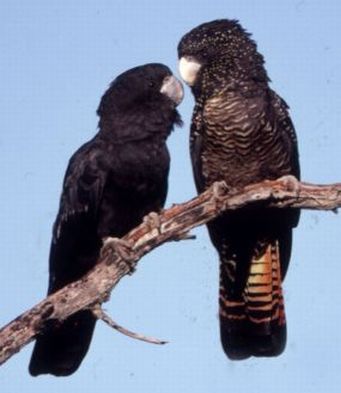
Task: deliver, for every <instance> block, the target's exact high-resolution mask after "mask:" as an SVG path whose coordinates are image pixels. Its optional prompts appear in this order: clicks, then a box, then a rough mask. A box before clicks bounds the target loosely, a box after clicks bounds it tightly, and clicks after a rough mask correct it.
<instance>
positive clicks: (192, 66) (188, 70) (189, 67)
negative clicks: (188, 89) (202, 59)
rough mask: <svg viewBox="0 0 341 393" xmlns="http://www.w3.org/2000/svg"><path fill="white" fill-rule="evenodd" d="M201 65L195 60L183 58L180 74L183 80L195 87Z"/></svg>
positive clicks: (180, 63) (180, 62) (180, 64)
mask: <svg viewBox="0 0 341 393" xmlns="http://www.w3.org/2000/svg"><path fill="white" fill-rule="evenodd" d="M200 68H201V64H200V63H198V62H197V61H195V60H193V59H187V58H186V57H185V56H184V57H181V59H180V61H179V72H180V75H181V78H182V79H183V80H184V81H185V82H186V83H187V84H188V85H189V86H193V85H194V84H195V81H196V79H197V75H198V72H199V70H200Z"/></svg>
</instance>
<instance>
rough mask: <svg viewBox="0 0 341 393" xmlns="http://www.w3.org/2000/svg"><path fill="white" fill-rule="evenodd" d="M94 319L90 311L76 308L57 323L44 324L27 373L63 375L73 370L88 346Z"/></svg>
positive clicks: (79, 362) (77, 365) (34, 374)
mask: <svg viewBox="0 0 341 393" xmlns="http://www.w3.org/2000/svg"><path fill="white" fill-rule="evenodd" d="M95 323H96V319H95V317H94V316H93V314H92V313H91V311H79V312H78V313H76V314H74V315H72V316H71V317H70V318H68V319H67V320H66V321H64V322H62V323H61V324H59V325H58V324H56V326H50V327H49V328H46V329H45V332H44V333H43V334H42V335H41V336H39V337H38V338H37V340H36V343H35V346H34V349H33V353H32V357H31V361H30V365H29V371H30V374H31V375H32V376H37V375H39V374H53V375H56V376H67V375H70V374H72V373H73V372H75V371H76V370H77V368H78V367H79V365H80V364H81V362H82V360H83V358H84V356H85V355H86V353H87V351H88V349H89V345H90V342H91V338H92V334H93V331H94V328H95Z"/></svg>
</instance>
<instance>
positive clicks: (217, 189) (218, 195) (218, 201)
mask: <svg viewBox="0 0 341 393" xmlns="http://www.w3.org/2000/svg"><path fill="white" fill-rule="evenodd" d="M228 191H229V189H228V187H227V185H226V183H225V182H224V181H219V182H215V183H213V187H212V194H213V201H214V203H215V205H216V209H217V210H221V209H222V207H223V206H224V204H225V202H226V201H225V199H226V198H225V197H226V194H227V192H228Z"/></svg>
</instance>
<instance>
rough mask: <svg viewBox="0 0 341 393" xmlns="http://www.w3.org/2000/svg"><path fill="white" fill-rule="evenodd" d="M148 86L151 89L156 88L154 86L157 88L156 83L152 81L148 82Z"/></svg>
mask: <svg viewBox="0 0 341 393" xmlns="http://www.w3.org/2000/svg"><path fill="white" fill-rule="evenodd" d="M148 86H149V87H154V86H155V82H154V81H153V80H152V79H150V80H149V81H148Z"/></svg>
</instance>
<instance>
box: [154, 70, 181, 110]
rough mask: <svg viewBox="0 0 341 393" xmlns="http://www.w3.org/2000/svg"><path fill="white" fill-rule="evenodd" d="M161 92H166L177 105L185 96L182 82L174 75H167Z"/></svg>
mask: <svg viewBox="0 0 341 393" xmlns="http://www.w3.org/2000/svg"><path fill="white" fill-rule="evenodd" d="M160 93H162V94H165V95H166V96H167V97H168V98H170V99H171V100H172V101H173V102H174V104H175V105H176V106H177V105H179V104H180V102H181V101H182V99H183V97H184V89H183V87H182V83H181V82H180V81H179V80H178V79H177V78H176V77H175V76H174V75H170V76H167V77H166V78H165V79H164V80H163V83H162V86H161V90H160Z"/></svg>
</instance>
